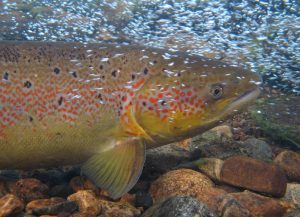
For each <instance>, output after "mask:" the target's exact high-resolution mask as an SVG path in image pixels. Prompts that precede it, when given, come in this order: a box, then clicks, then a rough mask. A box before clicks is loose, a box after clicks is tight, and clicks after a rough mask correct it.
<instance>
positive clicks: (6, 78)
mask: <svg viewBox="0 0 300 217" xmlns="http://www.w3.org/2000/svg"><path fill="white" fill-rule="evenodd" d="M8 77H9V74H8V72H4V74H3V79H4V80H6V81H8Z"/></svg>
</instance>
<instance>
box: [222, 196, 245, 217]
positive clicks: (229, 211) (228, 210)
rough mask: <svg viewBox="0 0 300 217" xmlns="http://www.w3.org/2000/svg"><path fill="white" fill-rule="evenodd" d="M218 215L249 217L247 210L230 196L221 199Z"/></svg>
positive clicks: (224, 216) (223, 216)
mask: <svg viewBox="0 0 300 217" xmlns="http://www.w3.org/2000/svg"><path fill="white" fill-rule="evenodd" d="M218 213H219V216H222V217H251V214H250V212H249V210H247V209H246V208H244V207H243V206H242V205H241V204H240V203H239V202H238V201H237V200H236V199H235V198H234V197H233V196H231V195H225V196H224V197H223V198H221V200H220V204H219V207H218Z"/></svg>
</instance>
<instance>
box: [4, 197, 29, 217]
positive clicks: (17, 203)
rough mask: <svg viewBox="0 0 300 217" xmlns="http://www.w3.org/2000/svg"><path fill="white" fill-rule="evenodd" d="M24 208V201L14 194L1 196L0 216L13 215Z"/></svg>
mask: <svg viewBox="0 0 300 217" xmlns="http://www.w3.org/2000/svg"><path fill="white" fill-rule="evenodd" d="M23 209H24V204H23V202H22V201H21V200H20V199H19V198H18V197H16V196H15V195H13V194H6V195H5V196H3V197H1V198H0V216H1V217H6V216H12V215H14V214H17V213H20V212H22V210H23Z"/></svg>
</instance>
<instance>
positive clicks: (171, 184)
mask: <svg viewBox="0 0 300 217" xmlns="http://www.w3.org/2000/svg"><path fill="white" fill-rule="evenodd" d="M226 193H227V192H226V191H224V190H223V189H219V188H215V187H214V184H213V182H212V181H211V180H210V179H209V178H208V177H206V176H205V175H203V174H202V173H199V172H196V171H194V170H190V169H179V170H174V171H170V172H168V173H166V174H164V175H162V176H161V177H160V178H158V179H157V180H156V181H155V182H153V183H152V185H151V187H150V194H151V196H152V198H153V202H154V203H156V202H157V201H161V200H164V199H166V198H169V197H171V196H177V195H184V196H191V197H194V198H196V199H198V200H199V201H200V202H203V203H205V204H206V205H207V206H208V207H209V208H210V209H212V210H213V211H216V210H217V208H218V201H219V198H220V197H221V196H223V195H224V194H226Z"/></svg>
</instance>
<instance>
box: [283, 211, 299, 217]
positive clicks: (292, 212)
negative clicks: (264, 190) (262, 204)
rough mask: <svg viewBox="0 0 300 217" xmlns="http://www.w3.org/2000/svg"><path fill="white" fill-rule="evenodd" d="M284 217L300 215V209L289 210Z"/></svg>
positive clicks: (297, 216)
mask: <svg viewBox="0 0 300 217" xmlns="http://www.w3.org/2000/svg"><path fill="white" fill-rule="evenodd" d="M283 217H300V209H295V210H293V211H291V212H288V213H287V214H285V215H284V216H283Z"/></svg>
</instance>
